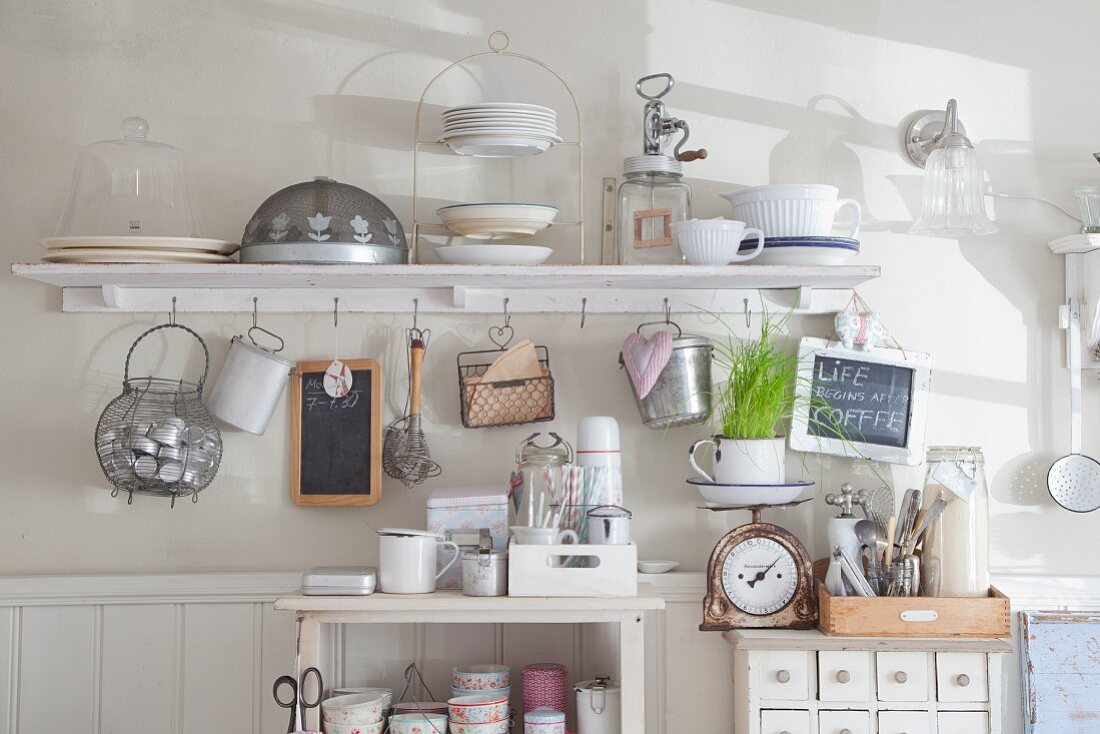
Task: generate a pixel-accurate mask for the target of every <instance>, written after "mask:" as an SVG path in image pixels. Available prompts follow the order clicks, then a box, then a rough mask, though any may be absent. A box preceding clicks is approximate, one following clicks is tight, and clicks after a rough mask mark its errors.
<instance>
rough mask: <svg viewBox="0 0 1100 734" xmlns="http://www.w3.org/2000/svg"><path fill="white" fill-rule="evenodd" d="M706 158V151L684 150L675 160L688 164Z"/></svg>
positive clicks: (703, 149) (702, 149) (701, 149)
mask: <svg viewBox="0 0 1100 734" xmlns="http://www.w3.org/2000/svg"><path fill="white" fill-rule="evenodd" d="M706 157H707V149H706V148H700V149H699V150H685V151H683V152H682V153H680V155H678V156H676V160H678V161H681V162H682V163H690V162H691V161H701V160H703V159H704V158H706Z"/></svg>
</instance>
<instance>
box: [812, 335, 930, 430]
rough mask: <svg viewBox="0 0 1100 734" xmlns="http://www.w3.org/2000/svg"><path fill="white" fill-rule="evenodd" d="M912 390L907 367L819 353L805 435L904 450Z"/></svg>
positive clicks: (910, 373) (910, 374) (910, 377)
mask: <svg viewBox="0 0 1100 734" xmlns="http://www.w3.org/2000/svg"><path fill="white" fill-rule="evenodd" d="M912 392H913V370H912V369H911V368H908V367H899V366H897V365H888V364H877V363H873V362H862V361H859V360H854V359H842V358H839V357H827V356H824V355H817V357H816V358H815V359H814V371H813V385H812V389H811V395H812V396H813V400H812V401H811V404H810V424H809V432H810V434H811V435H814V436H830V437H838V438H850V439H852V440H855V441H859V442H861V443H873V444H877V445H879V446H896V447H902V446H905V445H906V444H907V439H908V432H909V402H910V397H911V395H912Z"/></svg>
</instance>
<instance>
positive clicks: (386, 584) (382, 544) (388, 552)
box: [378, 530, 461, 594]
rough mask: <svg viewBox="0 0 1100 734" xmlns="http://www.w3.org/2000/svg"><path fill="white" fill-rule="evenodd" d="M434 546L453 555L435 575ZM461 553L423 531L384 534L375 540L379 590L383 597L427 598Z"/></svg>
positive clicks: (453, 546) (451, 545)
mask: <svg viewBox="0 0 1100 734" xmlns="http://www.w3.org/2000/svg"><path fill="white" fill-rule="evenodd" d="M398 533H409V534H408V535H399V534H398ZM412 533H420V534H417V535H413V534H412ZM437 546H443V547H445V548H449V549H450V550H451V552H452V553H453V554H454V555H453V556H452V557H451V560H450V562H448V563H447V565H446V566H444V567H443V570H441V571H438V572H437V571H436V560H435V559H436V547H437ZM460 553H461V551H460V550H459V548H458V546H457V545H455V544H454V543H452V542H451V541H449V540H443V538H442V537H437V536H435V535H432V534H429V533H424V532H423V531H415V530H383V531H381V532H380V533H379V538H378V586H379V589H380V590H381V591H382V592H383V593H386V594H430V593H432V592H433V591H435V582H436V581H437V580H438V579H439V577H440V576H442V575H443V574H444V573H446V572H447V569H449V568H450V567H451V566H453V565H454V564H455V561H457V560H458V557H459V555H460Z"/></svg>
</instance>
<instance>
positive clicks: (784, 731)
mask: <svg viewBox="0 0 1100 734" xmlns="http://www.w3.org/2000/svg"><path fill="white" fill-rule="evenodd" d="M779 734H791V733H790V732H789V731H787V730H786V729H784V730H783V731H781V732H779Z"/></svg>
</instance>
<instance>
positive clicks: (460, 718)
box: [447, 693, 509, 724]
mask: <svg viewBox="0 0 1100 734" xmlns="http://www.w3.org/2000/svg"><path fill="white" fill-rule="evenodd" d="M447 712H448V716H449V717H450V719H451V721H452V722H457V723H459V724H486V723H489V722H496V721H500V720H501V719H507V718H508V713H509V712H508V698H507V697H506V696H501V695H500V694H497V693H487V694H482V695H478V696H457V697H455V698H452V699H451V700H449V701H447Z"/></svg>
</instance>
